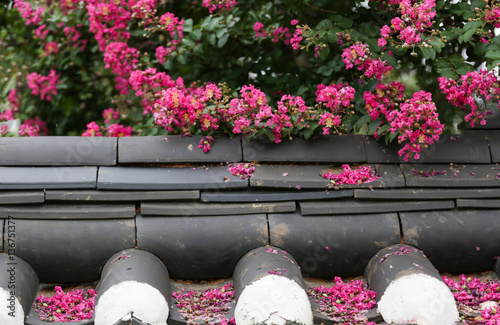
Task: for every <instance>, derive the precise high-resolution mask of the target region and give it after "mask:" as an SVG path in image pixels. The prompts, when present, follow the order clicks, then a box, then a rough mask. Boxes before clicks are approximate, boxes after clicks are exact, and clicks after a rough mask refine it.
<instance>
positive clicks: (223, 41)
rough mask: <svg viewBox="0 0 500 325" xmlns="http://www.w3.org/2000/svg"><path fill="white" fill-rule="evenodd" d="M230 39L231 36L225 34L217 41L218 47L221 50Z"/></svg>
mask: <svg viewBox="0 0 500 325" xmlns="http://www.w3.org/2000/svg"><path fill="white" fill-rule="evenodd" d="M228 39H229V34H224V35H223V36H222V37H221V38H219V40H218V41H217V47H218V48H221V47H223V46H224V45H226V43H227V40H228Z"/></svg>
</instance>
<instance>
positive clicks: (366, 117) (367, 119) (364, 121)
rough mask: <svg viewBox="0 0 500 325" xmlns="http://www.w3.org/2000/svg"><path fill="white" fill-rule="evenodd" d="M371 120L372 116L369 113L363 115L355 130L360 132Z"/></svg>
mask: <svg viewBox="0 0 500 325" xmlns="http://www.w3.org/2000/svg"><path fill="white" fill-rule="evenodd" d="M371 120H372V118H371V116H370V115H368V114H366V115H363V116H361V118H360V119H359V120H358V121H357V122H356V124H354V131H355V132H358V131H359V130H360V129H361V128H362V127H363V126H364V125H365V124H368V123H369V122H370V121H371Z"/></svg>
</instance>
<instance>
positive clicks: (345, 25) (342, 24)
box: [337, 17, 352, 28]
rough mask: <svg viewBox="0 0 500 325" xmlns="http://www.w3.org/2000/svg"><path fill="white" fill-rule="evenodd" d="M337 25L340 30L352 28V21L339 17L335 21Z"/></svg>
mask: <svg viewBox="0 0 500 325" xmlns="http://www.w3.org/2000/svg"><path fill="white" fill-rule="evenodd" d="M337 25H339V26H340V27H342V28H349V27H351V26H352V20H350V19H349V18H345V17H341V18H340V19H338V20H337Z"/></svg>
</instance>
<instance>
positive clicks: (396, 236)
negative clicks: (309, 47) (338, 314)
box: [269, 212, 401, 278]
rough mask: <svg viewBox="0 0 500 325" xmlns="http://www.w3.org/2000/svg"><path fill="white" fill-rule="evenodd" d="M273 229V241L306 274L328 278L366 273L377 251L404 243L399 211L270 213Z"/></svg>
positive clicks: (270, 228)
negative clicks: (311, 214) (303, 214)
mask: <svg viewBox="0 0 500 325" xmlns="http://www.w3.org/2000/svg"><path fill="white" fill-rule="evenodd" d="M269 232H270V236H271V237H270V244H271V245H273V246H277V247H280V248H282V249H284V250H286V251H287V252H289V253H290V255H292V256H293V257H294V258H295V260H296V261H297V263H298V264H299V266H300V267H301V270H302V274H303V275H304V276H312V277H325V278H331V277H332V274H334V275H335V276H341V277H347V276H349V277H352V276H359V275H362V274H363V272H364V269H365V267H366V264H367V263H368V261H369V260H370V259H371V258H372V257H373V255H375V253H376V252H378V251H379V250H380V249H382V248H384V247H386V246H389V245H392V244H397V243H400V242H401V235H400V232H399V221H398V215H397V213H387V214H382V213H381V214H379V213H373V214H366V215H364V214H362V215H351V214H347V215H339V216H307V217H304V216H302V215H301V214H300V212H295V213H281V214H270V215H269ZM339 261H342V262H341V263H339Z"/></svg>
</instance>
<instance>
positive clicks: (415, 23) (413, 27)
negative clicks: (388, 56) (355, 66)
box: [378, 0, 436, 47]
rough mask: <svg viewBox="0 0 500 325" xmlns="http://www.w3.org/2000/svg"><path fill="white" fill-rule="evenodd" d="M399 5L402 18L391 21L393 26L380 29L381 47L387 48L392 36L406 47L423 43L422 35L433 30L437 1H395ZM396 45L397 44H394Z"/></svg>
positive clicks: (379, 42)
mask: <svg viewBox="0 0 500 325" xmlns="http://www.w3.org/2000/svg"><path fill="white" fill-rule="evenodd" d="M393 2H398V3H399V12H400V14H401V17H395V18H393V19H392V20H391V26H390V27H389V26H388V25H385V26H383V27H382V28H381V29H380V36H382V37H381V38H379V40H378V45H379V46H382V47H383V46H385V45H386V44H387V40H388V39H389V38H390V37H391V35H392V36H395V37H396V39H398V40H400V41H401V43H402V44H403V46H404V47H407V46H411V45H415V44H418V43H420V42H422V34H421V33H424V32H425V31H426V28H432V19H433V18H434V17H435V16H436V11H434V10H433V9H435V8H436V1H435V0H423V1H419V2H415V1H410V0H398V1H393ZM394 43H396V42H394Z"/></svg>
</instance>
